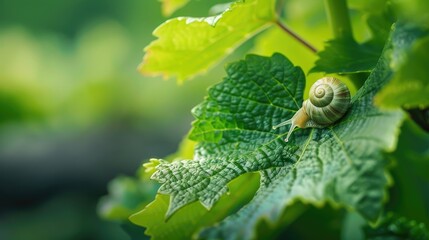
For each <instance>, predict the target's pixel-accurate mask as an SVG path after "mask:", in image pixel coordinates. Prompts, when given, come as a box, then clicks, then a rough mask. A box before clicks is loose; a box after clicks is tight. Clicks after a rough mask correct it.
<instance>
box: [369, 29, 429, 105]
mask: <svg viewBox="0 0 429 240" xmlns="http://www.w3.org/2000/svg"><path fill="white" fill-rule="evenodd" d="M427 59H429V36H428V37H424V38H422V39H419V40H417V41H416V42H415V44H413V46H412V48H411V50H410V51H409V52H408V53H407V56H406V60H405V61H404V63H403V64H400V65H401V66H400V67H399V69H398V70H397V72H396V74H395V76H394V77H393V79H392V80H391V81H390V82H389V84H387V85H386V86H385V87H384V88H383V89H382V91H380V93H379V94H378V95H377V96H376V98H375V103H376V104H377V105H379V106H383V107H389V108H394V107H405V108H417V107H427V106H429V97H428V96H429V81H428V70H427V68H428V66H427Z"/></svg>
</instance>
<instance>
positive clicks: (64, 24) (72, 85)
mask: <svg viewBox="0 0 429 240" xmlns="http://www.w3.org/2000/svg"><path fill="white" fill-rule="evenodd" d="M229 1H230V0H229ZM302 1H303V0H289V1H287V3H288V4H289V5H288V8H287V9H288V12H287V13H286V14H285V15H286V18H288V19H296V20H295V21H289V22H288V24H290V25H289V26H291V27H292V28H293V29H294V30H298V33H299V34H301V35H302V36H303V37H304V38H305V39H311V42H312V44H314V45H315V46H316V47H317V48H318V49H322V48H323V42H324V41H325V40H327V39H330V37H331V33H330V30H329V26H328V25H327V20H326V15H325V13H324V7H323V1H313V0H306V1H308V2H311V4H303V3H302ZM220 2H228V0H222V1H216V3H220ZM362 2H365V1H359V0H350V1H349V3H350V5H351V6H352V7H354V8H355V9H359V8H362V6H360V4H362ZM376 2H380V1H376ZM191 3H192V4H189V5H187V6H186V7H184V8H182V9H180V10H178V11H177V12H175V13H174V15H173V17H174V16H194V17H204V16H207V15H208V14H209V9H210V7H211V6H212V5H214V4H215V3H214V2H212V1H191ZM371 3H372V1H371ZM362 5H365V4H362ZM351 14H352V21H353V26H354V34H355V36H356V39H358V40H359V41H363V40H365V39H367V38H368V37H369V31H368V28H367V27H366V23H365V21H364V20H363V17H362V14H361V12H359V11H351ZM166 19H167V18H166V17H164V16H162V15H161V3H160V2H158V1H157V0H137V1H136V0H133V1H132V0H123V1H113V0H91V1H84V0H74V1H71V0H65V1H58V0H40V1H31V0H13V1H12V0H10V1H7V0H0V240H3V239H4V240H32V239H36V240H39V239H42V240H68V239H70V240H76V239H95V240H97V239H103V240H110V239H112V240H113V239H114V240H122V239H129V237H128V235H127V234H126V233H125V232H124V231H123V230H122V229H121V227H120V225H119V224H116V223H114V222H110V221H105V220H102V219H101V218H100V217H99V216H97V206H98V201H99V199H100V197H101V196H104V195H106V194H107V188H108V182H109V181H111V180H112V179H114V178H115V177H118V176H134V175H135V174H136V171H137V170H138V169H139V167H140V166H141V164H142V163H143V162H144V161H145V160H147V159H149V158H152V157H155V158H163V157H165V156H167V155H170V154H171V153H174V152H175V151H176V149H177V148H178V145H179V143H180V142H181V139H182V138H183V137H184V136H185V135H186V134H187V132H188V131H189V129H190V127H191V122H192V120H193V117H192V115H191V112H190V110H191V109H192V107H193V106H195V105H196V104H198V103H199V102H201V101H202V100H203V98H204V96H205V95H206V89H207V87H208V86H210V85H212V84H214V83H216V82H219V81H220V80H221V79H222V77H223V76H224V70H223V67H224V63H225V62H231V61H234V60H236V59H241V58H243V56H244V54H245V53H248V52H254V53H259V54H263V55H271V54H272V53H273V52H274V51H280V52H282V53H287V56H288V57H289V58H290V59H291V60H292V61H293V62H294V63H295V64H297V65H299V66H302V67H303V69H304V71H305V72H308V70H309V69H310V68H311V67H312V66H313V63H314V61H315V60H316V59H317V56H316V55H314V54H312V53H311V52H309V51H308V50H307V49H305V48H304V47H302V46H300V45H299V43H297V42H295V41H293V40H291V38H290V37H289V36H287V35H285V34H284V33H283V32H281V31H280V30H279V29H275V28H273V29H270V30H268V31H266V32H264V33H262V34H263V36H264V37H265V39H278V44H272V42H264V41H263V40H261V39H263V38H260V39H259V40H258V39H256V40H255V39H252V40H250V41H249V42H247V43H246V44H244V45H243V46H241V47H240V48H239V49H238V50H236V51H235V52H234V54H232V55H231V56H228V57H227V58H226V59H225V60H224V61H223V62H222V63H221V64H219V65H218V66H216V67H215V68H214V69H212V70H211V71H209V72H208V73H207V74H205V75H204V76H197V77H196V78H194V79H193V80H191V81H187V82H185V83H184V84H181V85H178V84H177V83H176V81H174V80H168V81H165V80H163V79H160V78H153V77H144V76H141V75H140V74H139V73H138V72H137V70H136V68H137V66H138V64H139V63H140V61H141V58H142V56H143V51H142V50H143V47H144V46H146V45H147V44H149V43H150V42H151V41H152V40H154V39H155V38H154V37H153V36H152V34H151V33H152V31H153V30H154V29H155V28H156V27H157V26H158V25H160V24H161V23H162V22H164V21H165V20H166ZM319 35H320V36H323V37H317V38H315V37H314V36H319ZM276 43H277V42H276ZM285 43H287V44H285ZM307 77H308V78H307V83H308V84H307V86H310V85H311V82H312V81H315V80H316V79H318V78H319V75H317V74H312V75H309V76H307ZM354 91H355V89H354V88H352V92H354ZM404 132H405V131H404ZM404 139H405V138H404ZM403 142H409V143H410V142H412V141H405V140H404V141H403ZM399 145H401V140H400V143H399ZM421 145H424V141H421ZM421 148H422V149H425V146H422V147H421ZM405 149H411V148H408V147H407V148H405ZM406 176H408V175H406ZM404 179H408V178H407V177H404ZM399 185H400V182H399ZM410 185H413V184H408V185H404V186H407V187H406V188H405V187H404V189H409V188H408V186H410ZM414 185H415V184H414ZM411 193H413V192H412V191H411ZM409 195H413V194H409ZM392 196H395V195H394V194H392ZM392 199H395V198H394V197H392ZM399 205H404V207H403V212H410V210H409V209H410V207H408V205H406V204H403V203H401V202H399ZM416 211H419V209H417V210H416ZM332 212H333V211H332V210H329V209H322V210H317V211H316V212H315V215H311V214H307V217H305V218H302V220H298V221H297V222H296V223H295V224H294V226H293V227H292V228H293V229H302V231H301V232H303V233H311V231H310V232H309V231H308V229H307V228H306V227H305V226H308V223H309V222H310V223H313V222H312V221H314V219H325V220H326V219H327V218H326V216H330V215H332ZM312 213H314V212H312ZM340 214H341V213H340ZM417 215H418V214H417ZM423 218H424V217H423ZM331 219H334V220H335V221H336V219H337V218H331ZM424 219H427V218H424ZM326 222H328V223H331V222H332V221H328V220H326ZM340 224H341V223H339V222H333V223H332V225H335V226H338V225H340ZM311 225H312V226H317V225H320V223H318V222H314V224H311ZM323 226H325V225H323ZM336 228H338V227H336ZM140 230H141V229H140ZM314 233H317V234H318V233H319V231H314ZM334 236H337V235H334ZM316 237H317V236H316ZM309 239H311V238H309ZM329 239H332V237H330V238H329Z"/></svg>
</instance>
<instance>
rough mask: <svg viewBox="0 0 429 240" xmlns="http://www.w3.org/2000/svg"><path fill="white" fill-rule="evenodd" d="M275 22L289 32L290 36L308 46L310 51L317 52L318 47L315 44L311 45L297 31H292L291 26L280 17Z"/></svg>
mask: <svg viewBox="0 0 429 240" xmlns="http://www.w3.org/2000/svg"><path fill="white" fill-rule="evenodd" d="M275 24H276V25H277V26H279V27H280V28H281V29H282V30H283V31H285V32H286V33H287V34H289V35H290V36H292V37H293V38H294V39H295V40H297V41H298V42H300V43H301V44H302V45H304V46H305V47H307V48H308V49H309V50H310V51H312V52H313V53H317V49H316V48H315V47H313V45H311V44H310V43H309V42H307V41H306V40H304V39H303V38H302V37H300V36H299V35H298V34H297V33H295V32H294V31H292V30H291V29H290V28H288V27H286V25H284V24H283V23H282V22H280V20H279V19H277V20H276V21H275Z"/></svg>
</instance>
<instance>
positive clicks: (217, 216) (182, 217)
mask: <svg viewBox="0 0 429 240" xmlns="http://www.w3.org/2000/svg"><path fill="white" fill-rule="evenodd" d="M258 180H259V176H258V175H257V174H244V175H241V176H240V177H238V178H236V179H234V180H233V181H232V182H231V183H229V184H228V185H229V187H230V188H231V194H229V195H225V196H223V197H222V198H221V200H220V201H219V202H218V204H216V206H215V207H213V209H211V211H207V210H206V209H204V208H203V207H202V206H201V204H199V203H198V202H195V203H192V204H189V205H187V206H186V207H185V208H184V209H182V210H181V211H179V212H177V214H175V215H174V216H172V217H171V218H170V219H169V220H168V222H165V219H164V216H165V213H166V212H167V209H168V205H169V197H168V196H166V195H160V194H158V195H157V196H156V199H155V201H153V202H152V203H150V204H149V205H148V206H147V207H145V208H144V209H143V210H142V211H140V212H138V213H136V214H134V215H132V216H131V217H130V221H131V222H133V223H135V224H137V225H139V226H143V227H146V232H145V233H146V234H147V235H150V236H152V239H153V240H156V239H191V238H192V235H194V233H195V232H198V230H199V229H200V228H202V227H204V226H209V225H211V224H214V223H216V222H217V221H219V220H221V219H222V218H224V217H226V216H228V215H229V214H232V213H233V212H234V211H235V210H236V209H237V208H238V207H240V206H242V205H243V204H244V203H246V202H248V201H249V200H250V199H251V197H252V195H253V194H254V192H255V191H256V189H257V186H258ZM243 185H246V188H243V187H242V186H243Z"/></svg>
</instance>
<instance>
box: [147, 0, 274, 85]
mask: <svg viewBox="0 0 429 240" xmlns="http://www.w3.org/2000/svg"><path fill="white" fill-rule="evenodd" d="M274 17H275V15H274V0H269V1H263V0H247V1H244V2H236V3H233V4H232V5H231V7H230V8H229V9H228V10H226V11H225V12H223V13H222V14H220V15H217V16H212V17H207V18H190V17H179V18H175V19H171V20H168V21H167V22H165V23H163V24H162V25H161V26H159V27H158V28H157V29H155V31H154V35H155V36H156V37H158V39H157V40H155V41H153V42H152V43H150V44H149V46H147V47H146V48H145V51H146V54H145V56H144V58H143V62H142V63H141V64H140V66H139V70H140V71H141V72H142V73H143V74H148V75H162V76H164V78H169V77H177V79H178V80H179V81H182V80H184V79H188V78H191V77H192V76H194V75H196V74H198V73H201V72H205V71H207V70H208V69H209V68H211V67H212V66H213V65H215V64H216V63H218V62H219V61H221V60H222V59H223V58H224V57H225V56H226V55H227V54H229V53H231V52H232V51H233V50H234V49H235V48H237V47H238V46H239V45H240V44H241V43H243V42H244V41H246V40H248V39H249V38H251V37H252V36H253V35H255V34H256V33H258V32H260V31H261V30H263V29H265V28H267V27H268V26H270V25H272V23H273V20H274ZM202 53H203V54H202Z"/></svg>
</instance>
